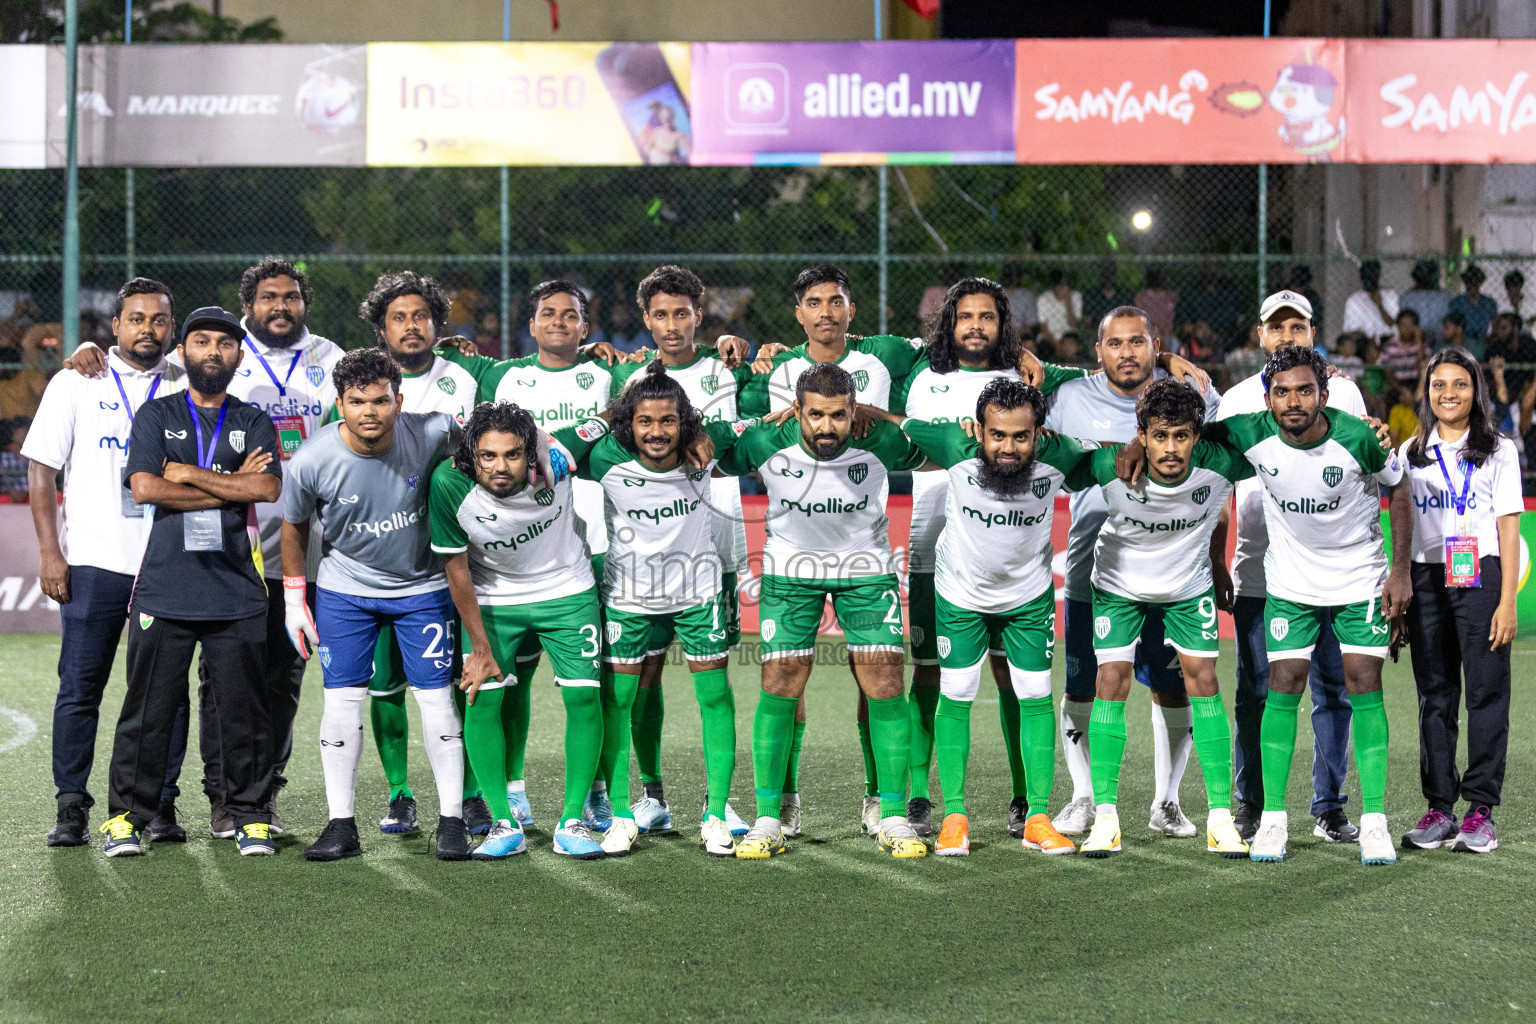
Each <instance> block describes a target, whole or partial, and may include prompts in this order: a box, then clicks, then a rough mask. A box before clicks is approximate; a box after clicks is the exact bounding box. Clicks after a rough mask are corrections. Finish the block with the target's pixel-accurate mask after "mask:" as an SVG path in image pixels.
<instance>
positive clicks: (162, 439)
mask: <svg viewBox="0 0 1536 1024" xmlns="http://www.w3.org/2000/svg"><path fill="white" fill-rule="evenodd" d="M244 335H245V332H244V330H243V329H242V328H241V326H240V321H239V320H238V319H237V318H236V317H235V316H234V314H232V313H228V312H225V311H224V310H222V309H219V308H218V307H217V306H205V307H204V308H202V309H199V310H196V311H195V312H193V313H192V315H191V316H189V317H187V320H186V323H185V324H184V325H183V326H182V333H181V357H182V361H183V363H184V364H185V365H186V368H187V390H186V391H185V392H183V393H181V394H176V395H167V396H166V397H164V398H157V399H155V400H154V401H153V402H146V403H145V404H144V405H143V406H142V407H141V408H140V409H139V412H138V415H137V416H136V417H135V418H134V421H133V434H132V437H131V440H130V442H129V446H128V462H127V466H126V468H125V469H124V477H125V479H126V481H127V483H128V486H129V487H130V488H131V489H132V491H133V497H134V500H135V501H137V502H139V503H141V504H144V505H153V506H155V517H154V523H153V525H152V526H151V528H150V534H149V543H148V546H147V547H146V548H145V551H144V560H143V563H142V564H141V566H140V569H139V577H138V580H137V581H136V582H135V584H134V596H133V604H132V607H131V609H130V614H129V623H128V694H127V696H126V697H125V698H124V700H123V711H122V716H121V717H120V718H119V719H118V723H117V738H116V741H115V743H114V744H113V747H112V778H111V797H110V800H111V803H110V813H111V814H112V815H113V816H112V818H111V819H110V820H108V821H107V822H106V824H104V825H103V826H102V831H103V832H105V833H107V836H108V840H107V843H106V846H105V852H106V854H107V856H109V857H115V856H121V855H124V854H130V855H131V854H137V853H138V852H140V838H139V830H140V829H142V828H143V827H144V826H145V825H146V824H148V823H149V821H150V820H151V819H152V818H153V817H154V816H155V813H156V811H157V810H158V808H159V803H160V787H161V784H162V783H163V782H164V779H165V762H166V759H167V757H168V756H169V753H170V742H171V723H172V721H173V720H174V718H175V714H176V708H177V705H178V704H180V703H182V702H184V701H185V700H186V694H187V686H188V683H187V674H188V672H189V670H190V669H191V667H192V659H193V656H194V653H195V649H196V647H197V645H198V644H201V645H202V647H203V653H204V655H205V656H206V657H208V659H209V660H210V661H211V662H212V663H213V664H215V665H217V666H218V671H217V672H215V673H212V674H211V682H212V684H213V694H212V696H213V700H214V704H215V715H216V718H217V721H218V725H219V730H218V732H219V736H218V745H219V753H220V762H221V764H222V765H223V779H222V788H223V790H224V793H223V798H224V805H225V806H226V807H228V808H229V810H230V812H231V813H232V814H233V816H234V818H235V822H236V824H237V825H238V826H239V829H238V831H237V832H236V833H235V839H236V842H237V843H238V844H239V848H240V852H241V853H242V854H268V853H273V852H275V850H276V848H275V846H274V845H273V843H272V839H271V836H270V834H269V832H270V830H269V827H268V826H269V823H270V819H269V817H268V811H267V797H268V796H269V793H270V790H271V788H272V772H273V768H272V740H271V736H270V735H269V728H268V711H267V703H268V701H267V695H266V694H265V693H264V692H263V687H264V686H265V682H264V680H265V678H266V675H265V671H264V669H265V665H266V653H265V648H266V640H267V589H266V585H265V584H264V583H263V582H262V578H261V564H260V559H261V547H260V542H259V538H258V537H257V534H256V530H255V517H254V514H253V510H252V508H251V504H252V503H253V502H263V501H276V500H277V497H278V493H279V491H280V490H281V485H282V480H281V473H282V470H281V468H280V466H281V464H280V463H279V461H278V460H277V459H275V458H273V455H274V453H275V452H276V451H277V431H276V430H275V428H274V427H273V426H272V421H271V420H270V419H268V418H267V414H266V413H264V412H262V411H261V410H260V409H259V408H257V407H256V406H253V405H247V404H246V403H244V402H242V401H240V400H239V399H237V398H231V397H230V396H229V395H227V394H226V393H225V389H226V388H227V387H228V386H229V382H230V380H232V379H233V378H234V375H235V369H236V368H237V367H238V366H239V365H240V359H241V357H242V355H243V354H244V352H243V350H242V348H241V339H242V338H243V337H244Z"/></svg>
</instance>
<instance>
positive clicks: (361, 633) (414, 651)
mask: <svg viewBox="0 0 1536 1024" xmlns="http://www.w3.org/2000/svg"><path fill="white" fill-rule="evenodd" d="M386 625H387V626H390V627H391V628H393V630H394V633H395V642H396V643H398V644H399V645H400V654H401V660H402V661H404V662H405V665H404V667H405V680H406V682H408V683H410V684H411V685H412V686H414V687H415V688H416V689H418V690H438V689H441V688H443V687H444V686H447V685H449V684H450V683H451V682H452V681H453V599H452V598H451V597H449V596H448V591H447V589H446V588H445V589H443V590H434V591H432V592H431V593H430V594H413V595H412V596H410V597H356V596H354V595H352V594H338V593H336V592H335V591H334V590H326V589H324V588H318V589H317V590H316V591H315V629H316V630H317V631H318V632H319V634H320V647H319V649H318V652H317V653H318V654H319V655H320V667H321V669H322V670H323V671H324V674H325V685H326V687H327V688H328V689H329V688H332V687H338V686H367V685H368V681H369V680H370V679H372V678H373V650H374V647H375V645H376V644H377V643H378V639H379V630H380V629H381V628H382V627H384V626H386Z"/></svg>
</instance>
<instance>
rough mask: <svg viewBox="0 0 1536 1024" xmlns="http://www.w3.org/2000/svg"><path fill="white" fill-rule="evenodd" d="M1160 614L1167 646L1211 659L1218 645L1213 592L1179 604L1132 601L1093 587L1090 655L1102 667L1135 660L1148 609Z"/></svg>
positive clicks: (1180, 651)
mask: <svg viewBox="0 0 1536 1024" xmlns="http://www.w3.org/2000/svg"><path fill="white" fill-rule="evenodd" d="M1152 608H1157V609H1160V610H1161V611H1162V613H1163V631H1164V634H1165V635H1166V636H1167V638H1168V643H1169V644H1170V645H1171V646H1172V647H1173V649H1174V650H1176V651H1178V652H1179V653H1180V654H1185V655H1188V656H1190V657H1192V658H1214V657H1216V655H1217V653H1218V650H1219V645H1218V642H1217V638H1218V635H1219V634H1218V631H1217V627H1216V589H1215V588H1214V587H1212V588H1211V589H1209V590H1207V591H1206V592H1205V593H1203V594H1201V595H1200V596H1199V597H1189V598H1185V599H1184V600H1182V601H1169V602H1167V603H1166V604H1164V603H1162V602H1158V601H1133V600H1131V599H1130V598H1128V597H1122V596H1120V595H1119V594H1111V593H1110V592H1109V591H1107V590H1100V589H1099V588H1098V587H1094V588H1093V653H1094V655H1095V656H1096V657H1097V658H1098V661H1099V664H1100V665H1103V664H1106V663H1108V662H1112V661H1134V660H1136V645H1137V644H1138V643H1140V642H1141V626H1142V623H1143V622H1144V621H1145V620H1146V617H1147V611H1148V609H1152Z"/></svg>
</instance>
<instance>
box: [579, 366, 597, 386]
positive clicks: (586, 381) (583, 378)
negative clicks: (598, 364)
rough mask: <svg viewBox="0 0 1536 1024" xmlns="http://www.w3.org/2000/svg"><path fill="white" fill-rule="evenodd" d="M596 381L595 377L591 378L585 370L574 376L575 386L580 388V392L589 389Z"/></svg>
mask: <svg viewBox="0 0 1536 1024" xmlns="http://www.w3.org/2000/svg"><path fill="white" fill-rule="evenodd" d="M596 380H597V378H596V377H594V376H592V375H591V374H590V373H587V372H586V371H585V370H583V371H582V372H581V373H578V374H577V375H576V386H577V387H579V388H581V390H583V391H585V390H587V389H588V388H590V387H591V386H592V385H593V383H594V382H596Z"/></svg>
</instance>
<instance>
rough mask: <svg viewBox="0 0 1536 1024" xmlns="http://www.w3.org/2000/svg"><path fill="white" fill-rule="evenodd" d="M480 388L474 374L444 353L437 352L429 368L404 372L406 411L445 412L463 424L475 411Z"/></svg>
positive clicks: (402, 392)
mask: <svg viewBox="0 0 1536 1024" xmlns="http://www.w3.org/2000/svg"><path fill="white" fill-rule="evenodd" d="M477 391H478V387H477V385H476V383H475V378H474V375H472V374H471V373H470V372H469V371H468V370H466V369H464V367H462V366H459V365H457V364H455V363H451V362H449V361H448V360H446V359H444V358H443V357H442V356H435V357H434V358H433V360H432V365H431V366H429V367H427V369H426V370H425V372H423V373H412V374H403V375H402V379H401V381H400V394H401V395H402V396H403V397H404V398H405V402H404V403H403V408H402V411H404V412H445V413H447V414H448V415H450V416H452V417H453V418H454V419H455V420H457V421H458V423H459V426H463V425H464V421H465V420H467V419H469V414H470V413H471V412H473V411H474V409H475V401H476V393H477Z"/></svg>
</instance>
